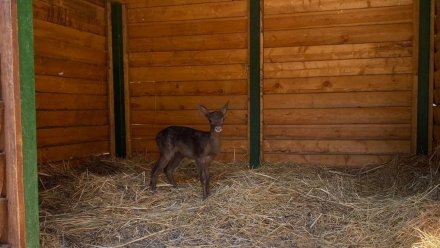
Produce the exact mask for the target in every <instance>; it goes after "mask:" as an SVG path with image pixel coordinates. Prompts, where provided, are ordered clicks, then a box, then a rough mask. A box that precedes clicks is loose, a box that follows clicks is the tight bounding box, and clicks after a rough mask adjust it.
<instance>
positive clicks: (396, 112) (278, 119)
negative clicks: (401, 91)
mask: <svg viewBox="0 0 440 248" xmlns="http://www.w3.org/2000/svg"><path fill="white" fill-rule="evenodd" d="M335 116H337V118H335ZM439 117H440V114H439ZM411 118H412V112H411V108H409V107H375V108H329V109H273V110H272V109H271V110H265V111H264V123H265V124H266V125H316V124H320V125H323V124H407V123H410V122H411Z"/></svg>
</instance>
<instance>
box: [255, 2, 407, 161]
mask: <svg viewBox="0 0 440 248" xmlns="http://www.w3.org/2000/svg"><path fill="white" fill-rule="evenodd" d="M263 11H264V21H263V30H264V34H263V48H264V54H263V56H264V65H263V73H264V79H263V105H264V109H263V119H264V120H263V122H264V123H263V150H264V160H265V161H291V162H297V163H301V164H327V165H341V166H360V165H365V164H369V163H381V162H383V161H386V160H388V159H390V158H391V156H392V155H394V154H399V153H409V152H411V145H412V143H411V142H412V124H411V123H412V118H413V116H412V105H413V96H415V93H414V92H413V84H414V73H413V69H414V51H415V48H414V47H415V45H414V44H413V43H414V42H413V38H414V35H415V34H414V29H413V25H414V23H413V22H414V6H413V1H412V0H387V1H382V0H380V1H379V0H377V1H370V0H344V1H342V0H341V1H333V0H321V1H285V0H264V10H263ZM414 118H415V117H414Z"/></svg>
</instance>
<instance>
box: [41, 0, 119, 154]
mask: <svg viewBox="0 0 440 248" xmlns="http://www.w3.org/2000/svg"><path fill="white" fill-rule="evenodd" d="M33 8H34V36H35V74H36V78H35V80H36V105H37V106H36V107H37V129H38V130H37V143H38V157H39V161H40V162H43V161H48V160H64V159H70V158H76V157H85V156H89V155H95V154H102V153H109V152H110V125H109V111H108V110H109V107H108V106H109V104H108V102H109V98H108V93H107V92H108V90H107V88H108V86H107V73H108V71H107V62H108V60H107V26H106V25H107V24H106V21H107V16H106V9H105V3H104V0H60V1H52V0H35V1H33Z"/></svg>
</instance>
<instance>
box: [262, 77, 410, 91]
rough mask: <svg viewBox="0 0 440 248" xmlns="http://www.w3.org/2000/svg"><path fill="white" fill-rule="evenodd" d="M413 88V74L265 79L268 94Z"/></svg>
mask: <svg viewBox="0 0 440 248" xmlns="http://www.w3.org/2000/svg"><path fill="white" fill-rule="evenodd" d="M412 89H413V77H412V75H411V74H394V75H354V76H333V77H308V78H278V79H276V78H274V79H265V80H264V85H263V90H264V93H266V94H275V93H278V94H287V93H291V94H294V93H319V92H370V91H409V90H412Z"/></svg>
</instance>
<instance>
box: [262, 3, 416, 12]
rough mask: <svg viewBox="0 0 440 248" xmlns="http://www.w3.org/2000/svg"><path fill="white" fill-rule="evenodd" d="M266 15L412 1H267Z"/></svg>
mask: <svg viewBox="0 0 440 248" xmlns="http://www.w3.org/2000/svg"><path fill="white" fill-rule="evenodd" d="M263 4H264V13H265V14H267V15H272V14H285V13H298V12H312V11H332V10H349V9H363V8H379V7H388V6H399V5H411V4H413V1H412V0H387V1H383V0H344V1H340V0H327V1H284V0H265V1H264V2H263Z"/></svg>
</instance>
